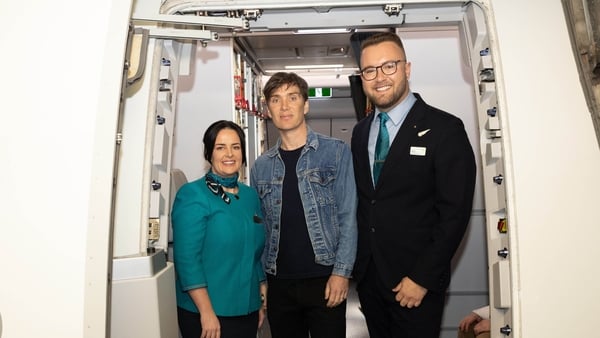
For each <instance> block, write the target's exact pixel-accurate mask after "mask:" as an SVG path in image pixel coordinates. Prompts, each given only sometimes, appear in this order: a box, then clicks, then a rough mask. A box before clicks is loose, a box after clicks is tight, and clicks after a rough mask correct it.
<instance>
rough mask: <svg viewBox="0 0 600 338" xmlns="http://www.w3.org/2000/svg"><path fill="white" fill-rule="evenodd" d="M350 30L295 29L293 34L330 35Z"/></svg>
mask: <svg viewBox="0 0 600 338" xmlns="http://www.w3.org/2000/svg"><path fill="white" fill-rule="evenodd" d="M349 32H350V28H323V29H297V30H295V31H294V33H295V34H331V33H349Z"/></svg>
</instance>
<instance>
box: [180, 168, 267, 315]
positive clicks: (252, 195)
mask: <svg viewBox="0 0 600 338" xmlns="http://www.w3.org/2000/svg"><path fill="white" fill-rule="evenodd" d="M227 194H228V195H229V198H230V200H231V202H230V204H227V203H225V202H224V201H223V199H222V198H221V197H220V196H217V195H215V194H213V193H212V192H211V191H210V190H209V189H208V187H207V186H206V179H205V177H202V178H200V179H198V180H196V181H193V182H190V183H187V184H185V185H183V186H182V187H181V188H180V189H179V191H178V192H177V195H176V197H175V201H174V202H173V210H172V212H171V222H172V225H173V253H174V264H175V272H176V275H177V278H176V279H177V280H176V295H177V306H179V307H181V308H183V309H186V310H188V311H192V312H198V309H197V308H196V305H195V304H194V302H193V301H192V298H191V297H190V296H189V295H188V293H187V291H189V290H192V289H196V288H207V291H208V295H209V297H210V301H211V303H212V306H213V309H214V311H215V313H216V314H217V315H218V316H241V315H246V314H249V313H251V312H254V311H256V310H258V309H259V308H260V306H261V298H260V282H262V281H264V280H265V273H264V270H263V267H262V263H261V256H262V252H263V249H264V246H265V227H264V225H263V223H262V213H261V209H260V201H259V198H258V195H257V193H256V191H255V190H254V189H252V188H250V187H249V186H247V185H245V184H242V183H240V185H239V192H238V194H237V195H234V194H229V193H227ZM236 196H237V198H236Z"/></svg>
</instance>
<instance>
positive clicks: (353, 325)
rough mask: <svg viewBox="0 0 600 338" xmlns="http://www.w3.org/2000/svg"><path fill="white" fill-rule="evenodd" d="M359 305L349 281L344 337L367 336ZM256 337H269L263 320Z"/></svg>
mask: <svg viewBox="0 0 600 338" xmlns="http://www.w3.org/2000/svg"><path fill="white" fill-rule="evenodd" d="M359 306H360V305H359V302H358V295H357V294H356V286H355V285H354V284H352V283H351V284H350V290H349V292H348V304H347V307H346V338H369V333H368V332H367V326H366V324H365V318H364V317H363V314H362V312H360V309H359ZM258 338H271V333H270V332H269V323H268V322H265V324H264V325H263V327H262V328H261V329H260V331H259V333H258Z"/></svg>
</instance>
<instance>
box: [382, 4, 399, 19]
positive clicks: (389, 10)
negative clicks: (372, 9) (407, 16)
mask: <svg viewBox="0 0 600 338" xmlns="http://www.w3.org/2000/svg"><path fill="white" fill-rule="evenodd" d="M400 11H402V4H387V5H384V6H383V12H384V13H385V14H387V15H388V16H399V15H400Z"/></svg>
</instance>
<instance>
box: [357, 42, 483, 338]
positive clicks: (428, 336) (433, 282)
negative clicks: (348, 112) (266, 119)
mask: <svg viewBox="0 0 600 338" xmlns="http://www.w3.org/2000/svg"><path fill="white" fill-rule="evenodd" d="M361 48H362V51H361V59H360V65H361V77H362V83H363V90H364V92H365V94H366V96H367V98H368V99H369V100H370V101H371V102H372V103H373V105H374V106H375V108H376V109H375V112H374V113H373V114H371V115H370V116H369V117H367V118H364V119H363V120H361V121H360V122H359V123H358V124H357V125H356V126H355V127H354V130H353V132H352V144H351V145H352V154H353V161H354V172H355V177H356V185H357V190H358V195H359V204H358V228H359V237H358V253H357V258H356V263H355V268H354V278H355V280H356V282H357V290H358V295H359V299H360V303H361V308H362V311H363V313H364V315H365V318H366V321H367V326H368V329H369V334H370V336H371V338H437V337H439V335H440V327H441V320H442V314H443V309H444V303H445V290H446V288H447V287H448V285H449V283H450V262H451V259H452V256H453V255H454V253H455V251H456V249H457V247H458V246H459V244H460V242H461V240H462V238H463V235H464V233H465V230H466V227H467V224H468V222H469V218H470V214H471V208H472V203H473V191H474V187H475V175H476V165H475V158H474V155H473V149H472V147H471V144H470V143H469V140H468V138H467V135H466V132H465V129H464V126H463V123H462V121H461V120H460V119H459V118H457V117H455V116H453V115H451V114H449V113H446V112H444V111H441V110H439V109H436V108H434V107H432V106H429V105H427V104H426V103H425V102H424V101H423V99H421V97H420V96H419V95H418V94H416V93H412V92H411V90H410V88H409V84H408V80H409V78H410V69H411V68H410V67H411V64H410V63H409V62H407V61H406V55H405V51H404V47H403V45H402V42H401V40H400V38H399V37H398V36H397V35H396V34H395V33H378V34H375V35H373V36H371V37H369V38H368V39H366V40H365V41H364V42H363V43H362V47H361ZM380 115H381V117H380ZM382 123H383V125H382V126H381V127H382V128H380V125H381V124H382ZM386 152H387V154H386ZM377 177H378V178H377Z"/></svg>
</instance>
